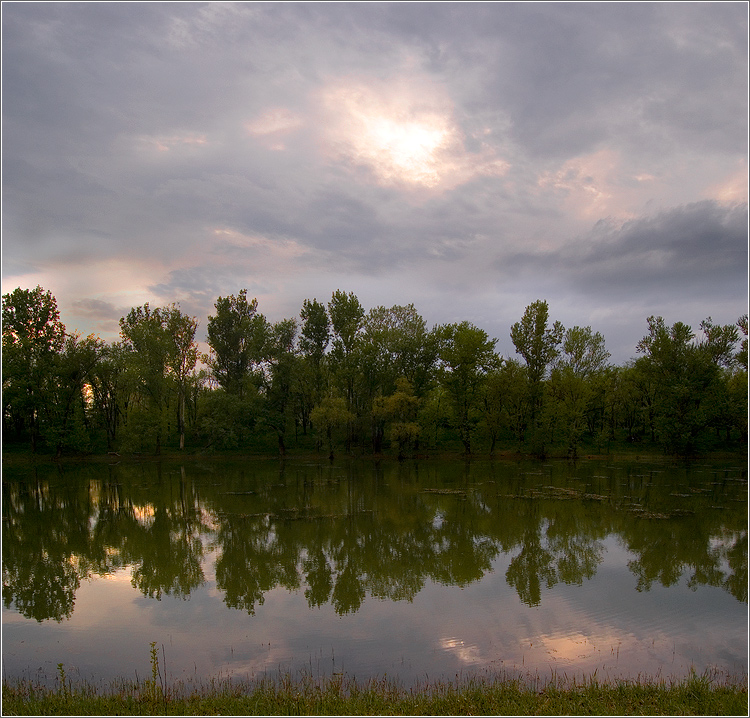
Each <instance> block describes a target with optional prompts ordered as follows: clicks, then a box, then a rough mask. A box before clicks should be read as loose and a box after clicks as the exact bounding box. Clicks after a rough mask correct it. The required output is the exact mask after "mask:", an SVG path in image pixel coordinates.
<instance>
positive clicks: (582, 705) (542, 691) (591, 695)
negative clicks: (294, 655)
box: [2, 644, 748, 716]
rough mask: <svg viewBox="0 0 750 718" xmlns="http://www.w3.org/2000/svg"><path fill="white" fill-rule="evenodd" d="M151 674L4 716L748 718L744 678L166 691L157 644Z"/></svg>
mask: <svg viewBox="0 0 750 718" xmlns="http://www.w3.org/2000/svg"><path fill="white" fill-rule="evenodd" d="M151 667H152V675H151V678H150V679H147V680H145V681H141V682H139V681H134V682H132V681H131V682H128V681H117V682H115V683H112V684H110V685H109V686H107V687H96V686H93V685H91V684H89V683H86V682H81V683H75V684H73V683H72V682H71V681H70V680H69V679H67V678H66V676H65V672H64V667H63V666H62V665H60V666H58V672H59V680H58V681H57V682H56V687H52V688H49V687H46V686H43V685H42V684H41V683H39V682H38V681H37V682H36V683H35V682H34V681H33V680H29V679H20V680H16V681H3V688H2V699H3V705H2V708H3V715H517V716H523V715H747V714H748V694H747V676H744V677H743V678H742V679H741V680H737V679H732V680H730V679H728V678H725V679H720V678H718V677H717V676H716V675H711V674H709V673H706V674H703V675H702V676H698V675H697V674H695V673H693V674H692V675H690V676H689V677H688V678H686V679H684V680H680V681H674V680H673V681H664V680H654V679H647V678H640V677H639V678H638V679H636V680H630V681H615V682H607V683H600V682H598V681H597V680H596V679H595V678H592V679H587V680H579V681H576V680H569V679H567V678H559V677H557V676H553V677H552V679H546V680H544V681H542V679H540V678H537V679H536V680H529V679H528V678H527V679H520V678H510V677H491V676H488V677H482V678H470V679H465V680H456V681H425V682H422V683H419V684H415V685H413V686H411V687H410V688H405V687H404V686H402V685H401V684H400V683H399V682H398V681H397V680H394V679H392V678H388V677H385V676H384V677H382V678H377V679H372V680H369V681H367V682H365V683H361V682H358V681H356V680H355V679H354V678H353V677H349V676H345V675H341V674H338V675H334V676H330V677H324V678H315V677H313V676H312V675H311V674H303V675H300V676H297V677H293V676H291V675H290V674H279V675H278V676H276V677H274V678H269V677H267V676H266V677H261V678H258V679H254V680H243V681H238V680H233V679H229V678H224V679H216V678H214V679H211V680H210V681H208V682H207V683H201V684H197V685H196V684H193V683H190V684H189V685H188V684H185V683H184V682H179V681H178V682H175V683H173V684H169V685H168V684H167V683H166V681H165V678H164V676H165V672H164V671H163V669H162V667H161V666H160V664H159V656H158V651H157V650H156V645H155V644H151Z"/></svg>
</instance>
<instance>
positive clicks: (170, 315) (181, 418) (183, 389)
mask: <svg viewBox="0 0 750 718" xmlns="http://www.w3.org/2000/svg"><path fill="white" fill-rule="evenodd" d="M164 328H165V330H166V333H167V338H168V339H170V340H171V346H170V351H169V352H168V353H167V371H168V372H169V373H170V374H171V376H172V377H173V378H174V380H175V382H176V384H177V428H178V431H179V433H180V450H182V449H184V448H185V402H186V399H187V391H188V382H189V380H190V375H191V374H192V372H193V370H194V369H195V365H196V364H197V363H198V345H197V344H196V343H195V332H196V330H197V329H198V322H197V320H196V319H195V317H189V316H187V315H185V314H183V313H182V312H180V310H179V309H177V307H175V306H173V305H170V307H168V308H167V310H166V317H165V319H164Z"/></svg>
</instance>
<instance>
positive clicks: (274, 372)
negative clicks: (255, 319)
mask: <svg viewBox="0 0 750 718" xmlns="http://www.w3.org/2000/svg"><path fill="white" fill-rule="evenodd" d="M296 336H297V322H296V320H294V319H282V320H281V321H279V322H277V323H276V324H273V325H269V326H268V329H267V340H266V343H265V351H264V354H265V358H266V362H265V367H264V368H265V371H264V377H265V379H264V385H265V399H266V407H265V414H264V417H265V420H266V423H267V424H269V426H271V427H272V428H273V430H274V431H275V432H276V436H277V439H278V443H279V453H280V454H281V455H282V456H283V455H284V454H285V453H286V441H285V437H286V431H287V425H288V424H289V419H290V409H291V407H292V392H293V388H294V384H295V376H296V372H297V367H298V362H297V355H296V353H295V341H296Z"/></svg>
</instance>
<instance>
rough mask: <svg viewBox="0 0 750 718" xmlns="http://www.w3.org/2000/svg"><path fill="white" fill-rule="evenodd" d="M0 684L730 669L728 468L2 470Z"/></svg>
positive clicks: (218, 465)
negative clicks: (162, 674) (160, 672)
mask: <svg viewBox="0 0 750 718" xmlns="http://www.w3.org/2000/svg"><path fill="white" fill-rule="evenodd" d="M2 500H3V534H2V535H3V544H2V560H3V606H4V607H3V646H2V648H3V652H2V654H3V656H2V657H3V676H4V677H5V678H14V677H20V676H24V677H31V678H34V679H40V680H42V681H47V682H53V681H54V680H55V678H56V675H57V665H58V663H64V665H65V671H66V674H67V676H68V677H69V678H71V679H76V678H80V679H85V680H89V681H94V682H98V681H105V682H108V681H109V680H111V679H114V678H117V677H123V678H136V677H139V678H141V679H142V678H148V677H150V675H151V668H150V654H149V650H150V644H151V643H152V642H155V643H156V645H157V648H158V651H159V659H160V663H161V665H162V666H165V667H166V672H167V675H168V677H169V678H171V679H175V680H183V681H188V682H190V681H196V682H198V681H205V680H206V678H208V677H211V676H220V677H237V678H246V677H248V676H249V677H253V676H258V675H261V674H272V673H275V672H276V671H279V670H281V671H289V672H291V673H293V674H294V673H298V672H306V673H308V674H309V673H312V674H313V675H314V676H318V675H330V674H333V673H342V672H343V673H345V674H347V675H349V676H354V677H356V678H357V679H363V680H366V679H369V678H373V677H382V676H386V675H387V676H388V677H391V678H398V679H400V680H402V681H403V682H404V684H405V685H407V686H408V685H410V684H412V683H413V682H415V681H420V680H424V679H429V680H432V679H438V678H447V679H452V678H455V677H456V676H459V677H466V676H469V675H471V674H474V673H488V672H489V673H494V672H508V673H513V674H517V673H523V674H531V675H538V676H541V677H542V678H544V677H551V676H552V675H558V676H563V675H565V676H568V677H572V676H579V675H580V676H584V675H591V674H593V673H594V672H596V675H597V677H598V678H599V679H602V680H604V679H607V678H610V679H615V678H637V677H638V676H649V677H655V676H662V677H664V678H670V677H675V678H679V677H683V676H685V675H687V674H688V673H689V672H690V669H691V667H693V668H695V670H697V671H698V672H699V673H701V672H703V671H704V670H706V669H710V670H716V671H719V672H722V673H727V674H729V675H732V676H735V675H744V674H746V672H747V638H748V605H747V600H748V592H747V591H748V575H747V528H748V524H747V465H746V463H745V462H744V461H742V460H735V461H734V462H728V463H717V462H711V461H702V462H696V463H692V464H680V463H675V462H670V461H667V460H665V461H662V462H659V461H648V462H647V461H636V460H632V461H623V462H613V461H607V460H588V461H579V462H577V463H575V464H573V463H569V462H565V461H548V462H532V461H499V460H498V461H489V460H487V461H478V460H474V461H472V462H462V461H452V462H437V461H431V460H425V461H421V460H420V461H406V462H403V463H398V462H395V461H388V462H386V461H383V462H374V461H368V460H354V459H352V460H340V461H336V462H334V463H328V462H325V463H315V462H304V461H301V460H297V461H294V460H287V461H286V462H283V463H280V462H279V461H268V460H252V459H251V460H247V461H244V462H228V461H220V460H207V461H205V462H202V463H200V462H194V461H191V462H189V463H184V464H182V465H180V464H172V463H167V462H163V463H158V462H143V463H122V464H113V465H105V464H84V465H63V466H55V465H52V464H50V465H49V466H47V465H44V466H39V467H36V468H24V469H20V468H5V469H4V471H3V496H2Z"/></svg>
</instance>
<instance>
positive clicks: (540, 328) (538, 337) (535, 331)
mask: <svg viewBox="0 0 750 718" xmlns="http://www.w3.org/2000/svg"><path fill="white" fill-rule="evenodd" d="M548 319H549V307H548V306H547V302H544V301H541V300H537V301H535V302H532V303H531V304H530V305H529V306H528V307H526V310H525V311H524V314H523V317H521V321H520V322H516V323H515V324H514V325H513V326H512V327H511V330H510V338H511V339H512V340H513V344H514V345H515V347H516V352H517V353H518V354H520V355H521V356H522V357H523V358H524V360H525V361H526V370H527V372H528V378H529V395H530V408H531V417H530V420H531V429H532V451H533V452H534V453H536V454H539V455H544V452H545V448H544V447H545V443H546V438H547V437H546V434H547V430H546V428H545V425H544V424H545V421H544V419H545V414H544V412H543V410H544V386H543V381H544V379H545V378H546V376H547V372H548V369H549V367H550V366H551V365H552V363H553V362H554V361H555V359H556V358H557V357H558V356H559V354H560V349H559V346H560V344H561V343H562V340H563V333H564V332H565V328H564V327H563V325H562V323H561V322H559V321H556V322H555V323H554V324H553V325H552V326H551V327H549V326H548V323H547V322H548Z"/></svg>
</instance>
